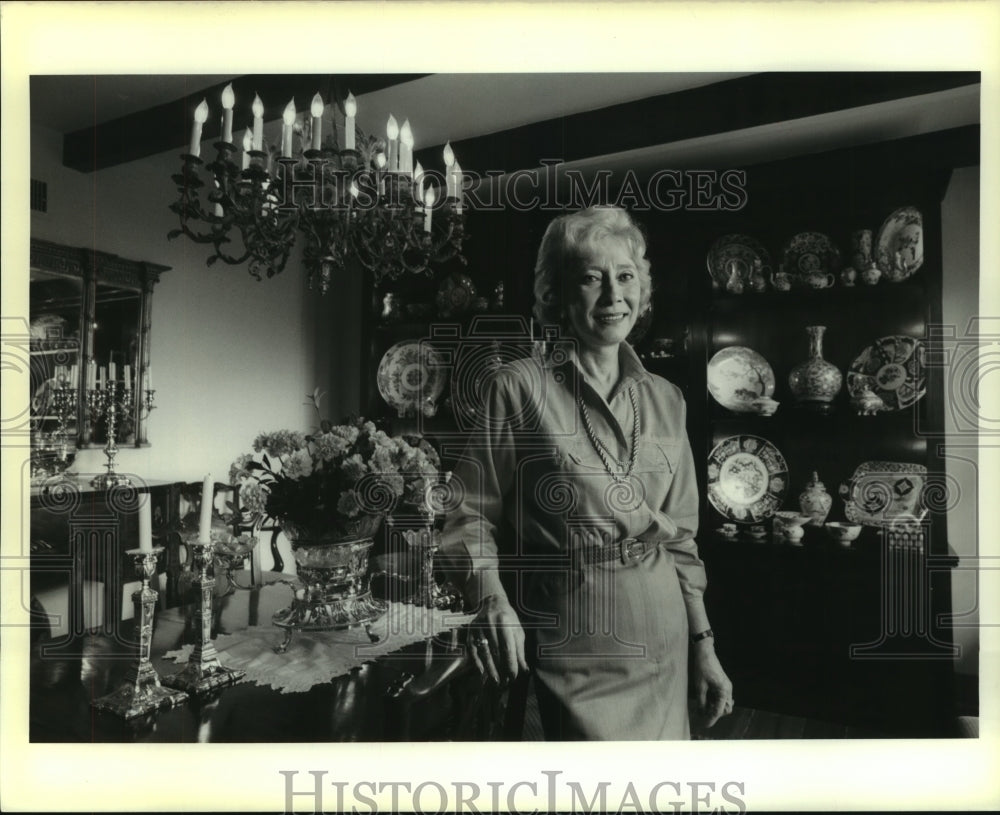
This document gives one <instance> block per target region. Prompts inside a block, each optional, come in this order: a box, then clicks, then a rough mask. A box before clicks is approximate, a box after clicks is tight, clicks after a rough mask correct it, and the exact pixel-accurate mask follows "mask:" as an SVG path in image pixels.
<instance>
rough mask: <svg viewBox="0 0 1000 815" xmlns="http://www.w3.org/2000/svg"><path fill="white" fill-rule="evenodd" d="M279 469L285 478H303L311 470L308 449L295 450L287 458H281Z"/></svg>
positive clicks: (311, 465)
mask: <svg viewBox="0 0 1000 815" xmlns="http://www.w3.org/2000/svg"><path fill="white" fill-rule="evenodd" d="M281 471H282V473H283V474H284V475H285V476H286V477H287V478H291V479H292V480H293V481H298V480H299V479H301V478H305V477H306V476H308V475H310V474H311V473H312V471H313V460H312V456H311V455H309V451H308V450H296V451H295V452H294V453H292V454H291V455H290V456H288V458H287V460H285V459H282V462H281Z"/></svg>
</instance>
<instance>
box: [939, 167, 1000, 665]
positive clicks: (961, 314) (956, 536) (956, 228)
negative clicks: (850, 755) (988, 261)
mask: <svg viewBox="0 0 1000 815" xmlns="http://www.w3.org/2000/svg"><path fill="white" fill-rule="evenodd" d="M941 229H942V233H943V234H942V245H943V273H944V296H943V298H942V314H943V321H944V324H945V325H946V326H947V325H953V326H955V332H956V336H957V337H963V336H965V334H966V330H967V328H968V327H969V321H970V320H971V319H972V318H973V317H976V316H977V315H978V314H979V167H962V168H959V169H956V170H955V171H954V173H953V174H952V178H951V183H950V184H949V186H948V191H947V193H946V194H945V198H944V202H943V203H942V208H941ZM945 398H946V399H948V400H950V401H951V402H952V404H950V405H949V407H950V408H951V409H948V410H946V411H945V431H946V433H947V434H948V435H947V437H946V449H947V457H948V458H947V474H948V476H949V477H950V478H954V479H955V483H957V485H958V489H959V497H958V502H957V505H956V506H955V508H954V509H953V510H952V511H951V512H950V513H949V515H948V542H949V543H950V545H951V547H952V549H954V550H955V551H956V552H957V553H958V554H959V555H963V556H974V555H977V554H978V552H979V539H978V522H979V512H978V510H979V500H978V495H977V479H976V472H977V470H976V468H977V465H978V451H977V449H976V444H977V443H978V440H977V439H976V438H975V436H971V437H970V436H969V435H968V434H967V433H965V434H962V433H959V432H958V431H959V430H960V429H961V428H960V427H956V412H955V410H954V408H956V407H958V408H962V407H965V405H962V404H958V403H957V400H962V399H963V398H964V397H963V394H962V392H961V391H960V390H957V389H956V390H950V392H946V394H945ZM968 407H969V408H974V405H971V404H970V405H968ZM989 574H990V572H985V573H984V575H989ZM979 578H980V574H979V573H978V572H976V571H955V572H954V573H953V574H952V581H951V583H952V588H951V591H952V604H953V606H954V608H955V611H956V613H962V612H965V611H969V612H970V613H969V614H968V615H967V616H964V617H962V618H961V619H960V620H959V621H958V622H959V626H958V627H956V629H955V641H956V642H957V643H958V644H959V645H960V646H961V649H962V653H961V655H960V657H959V660H958V665H957V669H958V671H959V673H961V674H964V675H967V676H975V675H976V674H977V673H978V664H979V629H978V628H976V627H975V626H978V624H979V611H978V608H977V598H978V594H977V588H976V584H977V581H978V579H979Z"/></svg>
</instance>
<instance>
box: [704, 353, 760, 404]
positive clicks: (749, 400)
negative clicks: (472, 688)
mask: <svg viewBox="0 0 1000 815" xmlns="http://www.w3.org/2000/svg"><path fill="white" fill-rule="evenodd" d="M708 391H709V393H711V394H712V397H713V398H714V399H715V401H716V402H718V403H719V404H720V405H722V406H723V407H724V408H728V409H729V410H732V411H733V412H735V413H752V412H755V409H754V407H753V402H754V400H755V399H759V398H760V397H762V396H767V397H770V396H773V395H774V370H773V369H772V368H771V366H770V364H769V363H768V361H767V360H766V359H764V357H762V356H761V355H760V354H758V353H757V352H756V351H754V350H753V349H752V348H744V347H743V346H740V345H733V346H730V347H729V348H723V349H722V350H721V351H718V352H717V353H716V354H715V356H713V357H712V358H711V359H710V360H709V362H708Z"/></svg>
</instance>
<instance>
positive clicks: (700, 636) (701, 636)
mask: <svg viewBox="0 0 1000 815" xmlns="http://www.w3.org/2000/svg"><path fill="white" fill-rule="evenodd" d="M709 637H711V638H712V639H715V633H714V632H713V631H712V629H711V628H706V629H705V630H704V631H700V632H698V633H697V634H692V635H691V636H690V637H689V639H690V640H691V644H692V645H694V644H695V643H696V642H701V641H702V640H707V639H708V638H709Z"/></svg>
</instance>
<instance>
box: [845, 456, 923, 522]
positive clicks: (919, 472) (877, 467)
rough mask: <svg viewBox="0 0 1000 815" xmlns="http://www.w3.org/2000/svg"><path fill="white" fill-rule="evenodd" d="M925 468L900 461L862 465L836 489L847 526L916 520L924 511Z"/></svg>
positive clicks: (866, 462) (864, 463) (867, 462)
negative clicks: (841, 502)
mask: <svg viewBox="0 0 1000 815" xmlns="http://www.w3.org/2000/svg"><path fill="white" fill-rule="evenodd" d="M926 486H927V468H926V467H925V466H923V465H922V464H911V463H908V462H900V461H865V462H863V463H861V464H859V465H858V466H857V468H856V469H855V470H854V475H852V476H851V478H850V480H848V481H847V482H846V483H844V484H841V486H840V496H841V498H843V499H844V515H845V517H846V518H847V520H849V521H850V522H851V523H855V524H864V525H865V526H891V525H892V524H893V523H894V522H896V521H899V520H901V519H907V518H917V517H919V515H920V514H921V512H922V510H923V508H924V489H925V487H926Z"/></svg>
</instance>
